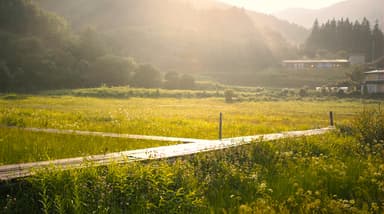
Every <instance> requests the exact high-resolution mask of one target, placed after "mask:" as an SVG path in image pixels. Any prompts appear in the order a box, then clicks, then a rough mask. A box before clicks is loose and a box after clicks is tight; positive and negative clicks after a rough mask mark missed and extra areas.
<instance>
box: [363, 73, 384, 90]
mask: <svg viewBox="0 0 384 214" xmlns="http://www.w3.org/2000/svg"><path fill="white" fill-rule="evenodd" d="M364 74H365V80H364V83H363V85H362V86H361V92H362V93H364V94H384V70H374V71H368V72H365V73H364Z"/></svg>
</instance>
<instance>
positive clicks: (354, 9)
mask: <svg viewBox="0 0 384 214" xmlns="http://www.w3.org/2000/svg"><path fill="white" fill-rule="evenodd" d="M383 8H384V7H383V0H344V1H341V2H339V3H336V4H333V5H331V6H329V7H325V8H322V9H317V10H312V9H302V8H293V9H287V10H284V11H280V12H278V13H275V14H274V15H275V16H277V17H279V18H282V19H285V20H289V21H291V22H294V23H296V24H300V25H302V26H305V27H308V28H309V27H311V26H312V24H313V22H314V21H315V19H317V20H318V21H319V22H326V21H327V20H328V19H331V18H335V19H341V18H349V19H350V20H356V19H357V20H362V19H363V18H364V17H366V18H367V19H368V20H369V21H370V22H371V23H373V22H375V21H376V20H378V21H379V24H380V27H381V29H383V28H384V12H383Z"/></svg>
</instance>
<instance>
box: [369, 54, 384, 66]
mask: <svg viewBox="0 0 384 214" xmlns="http://www.w3.org/2000/svg"><path fill="white" fill-rule="evenodd" d="M368 66H369V67H370V68H373V69H384V56H381V57H379V58H377V59H376V60H374V61H372V62H370V63H368Z"/></svg>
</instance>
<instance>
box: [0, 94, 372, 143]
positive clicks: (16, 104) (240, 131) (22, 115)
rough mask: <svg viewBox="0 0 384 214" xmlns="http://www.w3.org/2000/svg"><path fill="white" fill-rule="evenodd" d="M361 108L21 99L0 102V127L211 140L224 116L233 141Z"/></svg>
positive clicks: (317, 123) (320, 122)
mask: <svg viewBox="0 0 384 214" xmlns="http://www.w3.org/2000/svg"><path fill="white" fill-rule="evenodd" d="M367 105H368V104H367ZM363 106H364V105H363V104H361V103H360V102H359V101H349V102H337V101H311V102H310V101H273V102H272V101H263V102H239V103H225V102H224V100H223V99H221V98H209V99H170V98H161V99H148V98H131V99H98V98H80V97H70V96H60V97H46V96H33V97H28V98H26V99H21V100H0V107H1V108H0V123H1V124H3V125H15V126H25V127H39V128H57V129H75V130H89V131H102V132H114V133H128V134H144V135H160V136H175V137H194V138H207V139H215V138H217V132H218V131H217V127H218V117H219V113H220V112H223V114H224V122H223V124H224V125H223V127H224V128H223V129H224V131H223V135H224V137H235V136H243V135H254V134H260V133H273V132H279V131H287V130H299V129H310V128H318V127H325V126H328V112H329V111H334V112H335V120H336V123H344V122H345V121H348V120H349V119H350V118H351V117H352V116H353V115H354V113H355V112H357V111H360V110H361V109H362V108H363Z"/></svg>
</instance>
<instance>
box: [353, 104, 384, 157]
mask: <svg viewBox="0 0 384 214" xmlns="http://www.w3.org/2000/svg"><path fill="white" fill-rule="evenodd" d="M353 128H354V130H355V132H356V135H357V136H358V137H359V140H360V142H361V143H362V144H363V145H366V146H368V147H369V150H370V151H374V152H376V146H383V143H384V112H383V110H382V109H381V108H380V107H379V108H368V109H364V110H363V111H362V112H360V114H359V116H358V117H356V119H355V120H354V121H353Z"/></svg>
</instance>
